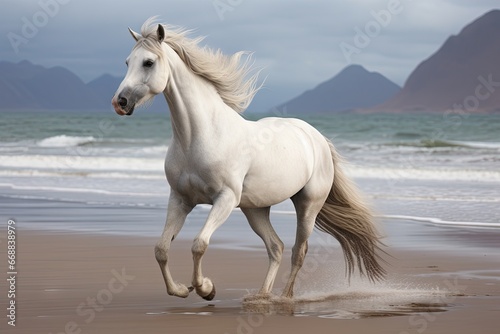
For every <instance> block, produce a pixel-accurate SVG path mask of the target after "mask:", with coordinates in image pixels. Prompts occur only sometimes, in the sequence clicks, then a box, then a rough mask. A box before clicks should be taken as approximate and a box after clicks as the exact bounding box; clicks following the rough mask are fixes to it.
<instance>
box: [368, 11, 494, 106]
mask: <svg viewBox="0 0 500 334" xmlns="http://www.w3.org/2000/svg"><path fill="white" fill-rule="evenodd" d="M451 109H461V110H466V111H468V112H474V111H494V110H497V111H498V110H500V10H493V11H490V12H488V13H486V14H484V15H483V16H481V17H479V18H478V19H476V20H475V21H473V22H472V23H470V24H469V25H467V26H466V27H465V28H463V29H462V31H460V33H459V34H458V35H456V36H451V37H449V38H448V39H447V40H446V42H445V43H444V44H443V45H442V46H441V48H439V49H438V51H437V52H436V53H434V54H433V55H432V56H430V57H429V58H428V59H427V60H425V61H423V62H422V63H420V64H419V65H418V66H417V67H416V68H415V70H414V71H413V72H412V73H411V75H410V76H409V77H408V79H407V81H406V82H405V84H404V87H403V89H402V90H401V91H400V92H399V93H398V94H397V95H396V96H394V97H393V98H392V99H390V100H388V101H387V102H385V103H383V104H381V105H379V106H377V107H376V108H374V110H385V111H404V110H428V111H443V110H451Z"/></svg>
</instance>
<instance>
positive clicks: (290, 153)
mask: <svg viewBox="0 0 500 334" xmlns="http://www.w3.org/2000/svg"><path fill="white" fill-rule="evenodd" d="M309 155H310V154H309V153H307V152H304V151H303V150H302V149H301V148H297V147H293V146H292V145H282V146H281V149H277V148H276V146H274V147H273V149H272V150H265V151H262V152H260V155H259V157H257V158H256V161H255V162H254V164H253V165H252V168H251V169H250V170H249V171H248V174H247V175H246V177H245V180H244V182H243V189H242V196H241V204H240V206H241V207H266V206H271V205H274V204H277V203H280V202H282V201H284V200H286V199H288V198H290V197H292V196H293V195H295V194H296V193H297V192H299V191H300V190H301V189H302V188H303V187H304V185H305V184H306V183H307V182H308V180H309V179H310V177H311V174H312V172H313V168H314V164H313V163H312V161H311V160H312V159H310V157H309Z"/></svg>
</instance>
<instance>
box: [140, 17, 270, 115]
mask: <svg viewBox="0 0 500 334" xmlns="http://www.w3.org/2000/svg"><path fill="white" fill-rule="evenodd" d="M157 27H158V24H157V23H156V22H155V18H154V17H153V18H150V19H148V20H147V21H146V22H144V24H143V25H142V27H141V35H142V37H143V38H142V39H139V41H138V42H137V45H136V47H144V48H146V49H148V50H149V51H151V52H154V53H156V54H158V55H159V56H162V50H161V48H160V47H159V44H158V42H157V39H156V38H157V37H156V31H157ZM163 27H164V28H165V40H164V42H165V43H167V44H168V45H169V46H170V47H171V48H172V49H173V50H174V51H175V52H176V53H177V54H178V55H179V57H180V58H181V59H182V61H183V62H184V63H185V64H186V66H188V67H189V68H190V69H191V70H192V71H193V72H194V73H195V74H197V75H199V76H201V77H203V78H205V79H206V80H208V81H209V82H210V83H212V84H213V85H214V87H215V89H216V90H217V92H218V93H219V95H220V97H221V98H222V100H223V101H224V103H225V104H227V105H228V106H229V107H230V108H232V109H234V110H235V111H237V112H239V113H241V112H243V111H244V110H245V109H246V108H247V107H248V105H249V104H250V102H251V101H252V99H253V97H254V96H255V94H256V93H257V91H258V90H259V88H260V87H258V86H257V77H258V75H259V71H257V72H256V73H253V74H251V75H250V73H251V72H254V68H253V67H252V62H251V54H249V53H248V52H243V51H242V52H237V53H235V54H233V55H231V56H226V55H224V54H223V53H222V52H221V51H220V50H219V49H217V50H212V49H210V48H208V47H200V46H199V45H198V44H199V43H200V42H201V41H202V40H203V37H197V38H189V37H187V35H188V34H189V33H190V31H189V30H186V29H183V28H179V27H174V26H169V25H163ZM244 55H246V56H247V57H246V59H245V60H244V61H243V62H241V58H242V56H244ZM247 76H249V78H247Z"/></svg>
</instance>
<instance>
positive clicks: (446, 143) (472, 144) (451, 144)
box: [386, 139, 500, 150]
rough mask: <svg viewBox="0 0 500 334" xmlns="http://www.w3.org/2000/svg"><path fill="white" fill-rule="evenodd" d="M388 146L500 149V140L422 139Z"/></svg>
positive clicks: (393, 143) (388, 144)
mask: <svg viewBox="0 0 500 334" xmlns="http://www.w3.org/2000/svg"><path fill="white" fill-rule="evenodd" d="M386 145H387V146H400V147H401V146H402V147H416V148H447V147H448V148H472V149H486V150H500V142H480V141H461V140H445V139H422V140H419V141H414V142H391V143H387V144H386Z"/></svg>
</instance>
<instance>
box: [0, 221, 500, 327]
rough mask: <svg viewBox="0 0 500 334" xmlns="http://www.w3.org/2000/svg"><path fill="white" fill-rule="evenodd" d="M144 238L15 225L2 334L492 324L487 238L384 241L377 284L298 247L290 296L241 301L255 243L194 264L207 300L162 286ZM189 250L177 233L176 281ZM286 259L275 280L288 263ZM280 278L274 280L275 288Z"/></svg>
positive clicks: (494, 254) (254, 267)
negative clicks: (299, 271) (416, 245)
mask: <svg viewBox="0 0 500 334" xmlns="http://www.w3.org/2000/svg"><path fill="white" fill-rule="evenodd" d="M452 232H453V230H450V233H451V234H452ZM457 235H458V234H457ZM481 236H485V237H488V238H487V239H488V245H489V246H490V245H491V242H497V241H499V240H500V233H499V232H498V231H490V232H488V231H484V232H480V233H478V234H476V235H474V236H473V240H469V241H472V242H473V243H475V244H476V245H481V244H482V239H481ZM1 241H2V243H1V244H2V245H5V242H6V237H5V234H2V240H1ZM154 243H155V239H154V238H147V237H137V238H134V237H128V236H104V235H96V234H83V233H67V232H50V231H36V230H28V231H20V232H19V233H18V235H17V254H18V264H17V266H18V269H17V270H18V274H17V286H16V290H17V291H16V306H17V310H16V326H15V327H12V326H9V325H7V320H6V318H5V317H4V320H3V321H2V324H1V328H2V333H53V334H56V333H57V334H59V333H306V332H308V331H309V332H311V331H313V332H314V333H331V332H332V331H335V332H342V333H361V332H368V331H369V332H373V333H424V332H425V333H472V332H478V331H479V332H481V333H497V332H498V328H499V325H500V320H499V315H500V270H499V269H498V268H499V256H498V251H497V250H496V249H494V248H492V247H489V246H488V247H486V248H478V250H476V251H474V252H470V251H468V253H466V252H464V251H463V250H460V249H459V248H457V251H456V252H449V251H446V252H436V251H426V250H425V249H420V250H418V249H411V250H409V249H403V248H392V249H390V253H391V255H392V256H393V257H394V258H392V259H389V261H390V266H389V267H388V271H389V276H388V280H387V282H384V283H380V284H376V285H370V284H368V283H366V282H363V281H359V280H356V279H354V280H353V282H352V284H351V286H350V287H349V286H347V284H346V282H345V279H344V278H343V268H342V267H341V266H340V265H339V264H340V263H341V261H340V260H341V259H342V256H341V253H340V250H339V249H338V248H336V249H335V250H334V251H333V252H332V254H331V259H332V262H331V263H330V262H328V263H326V262H321V261H318V259H319V257H317V256H318V255H317V254H315V253H313V254H312V255H311V254H309V255H310V256H309V265H308V264H307V263H306V265H305V267H304V268H305V270H304V272H305V273H304V275H303V276H302V281H303V284H299V286H298V289H297V290H296V295H297V300H296V302H295V303H294V304H291V303H280V302H278V301H275V302H268V303H267V304H266V303H260V304H259V305H257V304H251V303H245V302H243V297H244V296H245V295H247V294H249V293H252V292H256V290H257V289H258V288H259V287H260V284H261V283H262V279H263V276H264V273H265V270H266V267H267V257H266V254H265V251H264V249H261V250H255V251H242V250H236V251H235V250H227V249H217V248H212V249H209V251H208V253H207V256H206V260H205V261H204V268H205V272H206V274H207V276H209V277H211V278H212V279H213V280H214V282H215V284H216V285H217V295H216V297H215V299H214V300H213V301H210V302H207V301H204V300H202V299H201V298H199V297H198V296H196V295H194V294H192V295H190V296H189V297H188V298H186V299H179V298H175V297H170V296H168V295H167V294H166V291H165V287H164V284H163V280H162V278H161V274H160V271H159V269H158V265H157V263H156V261H155V259H154V255H153V245H154ZM190 246H191V245H190V243H189V242H187V241H182V240H181V241H179V242H176V243H175V244H174V247H173V249H172V272H173V273H174V275H175V278H176V279H177V280H179V281H181V282H184V283H188V282H189V280H190V275H191V270H192V268H191V267H192V262H191V255H190ZM2 248H5V247H3V246H2ZM2 254H4V249H2ZM288 255H289V253H288V252H287V253H286V254H285V258H284V261H283V264H282V268H281V270H280V274H279V276H278V277H282V276H283V275H284V274H286V271H287V270H288V268H289V266H288V262H289V257H288ZM315 260H316V262H317V263H316V265H314V261H315ZM311 264H312V265H311ZM336 266H337V267H336ZM335 267H336V268H335ZM334 271H336V272H337V273H333V274H332V272H334ZM335 280H336V281H337V282H336V283H335V282H334V283H335V284H337V285H333V288H332V281H335ZM4 284H5V280H4V281H3V282H2V285H4ZM283 285H284V284H283V283H281V280H280V279H279V278H278V279H277V282H276V285H275V291H276V292H277V293H279V291H280V289H281V288H282V287H283ZM335 287H336V288H335ZM2 291H5V290H4V288H3V287H2ZM2 294H4V293H2ZM3 298H4V296H2V299H3ZM3 304H4V303H3ZM4 305H5V304H4ZM4 312H5V308H4Z"/></svg>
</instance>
